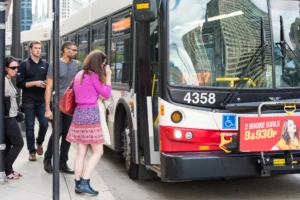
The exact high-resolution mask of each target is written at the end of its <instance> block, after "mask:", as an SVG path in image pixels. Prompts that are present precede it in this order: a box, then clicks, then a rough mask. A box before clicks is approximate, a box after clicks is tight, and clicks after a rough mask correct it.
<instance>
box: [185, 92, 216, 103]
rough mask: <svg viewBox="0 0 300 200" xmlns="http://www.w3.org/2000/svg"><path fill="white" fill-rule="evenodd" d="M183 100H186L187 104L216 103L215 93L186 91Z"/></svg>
mask: <svg viewBox="0 0 300 200" xmlns="http://www.w3.org/2000/svg"><path fill="white" fill-rule="evenodd" d="M183 101H185V102H187V103H188V104H190V103H193V104H199V103H200V104H207V103H209V104H214V103H216V94H215V93H205V92H203V93H198V92H194V93H191V92H188V93H186V95H185V96H184V99H183Z"/></svg>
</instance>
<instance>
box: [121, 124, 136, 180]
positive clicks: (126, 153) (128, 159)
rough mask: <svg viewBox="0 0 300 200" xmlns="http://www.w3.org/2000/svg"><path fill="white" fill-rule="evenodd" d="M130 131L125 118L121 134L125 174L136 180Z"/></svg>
mask: <svg viewBox="0 0 300 200" xmlns="http://www.w3.org/2000/svg"><path fill="white" fill-rule="evenodd" d="M131 137H132V130H131V129H130V126H129V122H128V119H127V118H126V120H125V122H124V129H123V132H122V149H123V158H124V160H125V166H126V170H127V174H128V176H129V177H130V178H131V179H137V178H138V165H137V164H135V163H134V162H133V159H132V156H133V153H132V143H131Z"/></svg>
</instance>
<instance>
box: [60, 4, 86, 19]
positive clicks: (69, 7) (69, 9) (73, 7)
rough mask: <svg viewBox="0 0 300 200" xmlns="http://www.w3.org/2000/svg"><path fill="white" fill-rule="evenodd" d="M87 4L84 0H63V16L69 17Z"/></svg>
mask: <svg viewBox="0 0 300 200" xmlns="http://www.w3.org/2000/svg"><path fill="white" fill-rule="evenodd" d="M85 4H87V3H86V2H85V1H82V0H61V1H60V7H61V9H60V10H61V13H60V14H61V18H62V19H65V18H69V17H70V16H71V15H72V14H74V13H76V12H77V11H79V10H80V9H82V8H83V6H84V5H85Z"/></svg>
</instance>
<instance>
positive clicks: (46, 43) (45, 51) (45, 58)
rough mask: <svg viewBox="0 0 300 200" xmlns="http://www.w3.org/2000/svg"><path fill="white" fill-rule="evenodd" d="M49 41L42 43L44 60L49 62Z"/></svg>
mask: <svg viewBox="0 0 300 200" xmlns="http://www.w3.org/2000/svg"><path fill="white" fill-rule="evenodd" d="M48 47H49V46H48V41H43V42H42V59H44V60H46V61H47V62H49V57H48V56H49V49H48Z"/></svg>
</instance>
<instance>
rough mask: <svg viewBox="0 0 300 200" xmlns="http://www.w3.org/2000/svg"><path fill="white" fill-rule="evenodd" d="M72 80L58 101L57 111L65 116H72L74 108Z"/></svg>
mask: <svg viewBox="0 0 300 200" xmlns="http://www.w3.org/2000/svg"><path fill="white" fill-rule="evenodd" d="M73 87H74V79H73V80H72V81H71V83H70V84H69V86H68V88H67V89H66V91H65V92H64V94H63V95H62V97H61V98H60V99H59V110H60V111H61V112H63V113H65V114H66V115H70V116H72V115H73V113H74V110H75V107H76V103H75V93H74V88H73Z"/></svg>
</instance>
